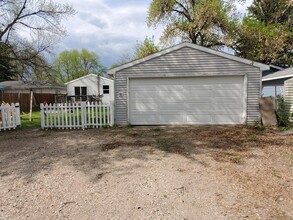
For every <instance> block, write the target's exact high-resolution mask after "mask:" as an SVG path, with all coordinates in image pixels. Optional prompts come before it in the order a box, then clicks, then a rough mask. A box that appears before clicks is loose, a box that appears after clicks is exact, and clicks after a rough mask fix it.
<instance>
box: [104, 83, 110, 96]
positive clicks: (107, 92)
mask: <svg viewBox="0 0 293 220" xmlns="http://www.w3.org/2000/svg"><path fill="white" fill-rule="evenodd" d="M103 94H110V86H109V85H103Z"/></svg>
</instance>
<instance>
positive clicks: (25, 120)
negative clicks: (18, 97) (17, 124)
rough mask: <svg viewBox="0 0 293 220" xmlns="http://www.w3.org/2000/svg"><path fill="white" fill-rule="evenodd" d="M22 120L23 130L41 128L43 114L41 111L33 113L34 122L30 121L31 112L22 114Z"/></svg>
mask: <svg viewBox="0 0 293 220" xmlns="http://www.w3.org/2000/svg"><path fill="white" fill-rule="evenodd" d="M20 118H21V127H22V128H41V113H40V111H39V110H35V111H33V112H32V121H30V120H29V118H30V114H29V112H28V113H22V114H21V116H20Z"/></svg>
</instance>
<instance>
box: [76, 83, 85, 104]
mask: <svg viewBox="0 0 293 220" xmlns="http://www.w3.org/2000/svg"><path fill="white" fill-rule="evenodd" d="M74 93H75V98H76V100H81V101H86V99H87V88H86V87H79V86H78V87H74Z"/></svg>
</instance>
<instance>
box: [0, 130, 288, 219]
mask: <svg viewBox="0 0 293 220" xmlns="http://www.w3.org/2000/svg"><path fill="white" fill-rule="evenodd" d="M0 219H152V220H153V219H201V220H204V219H293V135H287V136H284V135H280V134H276V133H275V131H274V130H272V129H268V130H265V131H261V130H258V129H256V128H253V127H246V126H240V127H219V126H213V127H205V126H200V127H133V128H111V129H93V130H86V131H81V130H70V131H42V130H21V129H20V130H15V131H8V132H7V131H6V132H1V133H0Z"/></svg>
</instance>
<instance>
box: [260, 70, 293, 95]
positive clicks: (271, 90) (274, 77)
mask: <svg viewBox="0 0 293 220" xmlns="http://www.w3.org/2000/svg"><path fill="white" fill-rule="evenodd" d="M292 77H293V67H291V68H287V69H283V70H280V71H278V72H275V73H272V74H269V75H266V76H264V77H263V78H262V87H263V90H262V96H273V97H275V96H277V95H283V94H284V82H285V81H286V80H288V79H290V78H292Z"/></svg>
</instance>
